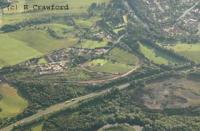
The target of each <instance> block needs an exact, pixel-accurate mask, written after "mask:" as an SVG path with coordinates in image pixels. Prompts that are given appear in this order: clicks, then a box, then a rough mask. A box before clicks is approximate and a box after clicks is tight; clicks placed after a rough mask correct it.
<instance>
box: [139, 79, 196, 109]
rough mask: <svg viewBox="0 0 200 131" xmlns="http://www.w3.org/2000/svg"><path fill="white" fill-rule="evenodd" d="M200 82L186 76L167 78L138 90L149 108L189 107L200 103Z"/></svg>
mask: <svg viewBox="0 0 200 131" xmlns="http://www.w3.org/2000/svg"><path fill="white" fill-rule="evenodd" d="M199 87H200V82H199V81H197V80H191V79H186V78H167V79H166V78H165V79H163V80H159V81H156V82H153V83H150V84H148V85H147V86H146V87H144V89H142V92H138V95H139V96H142V97H141V101H142V103H144V105H145V106H146V107H147V108H149V109H157V110H162V109H166V108H169V109H170V108H171V109H173V108H187V107H195V106H199V105H200V101H199V99H200V93H199V92H200V89H199Z"/></svg>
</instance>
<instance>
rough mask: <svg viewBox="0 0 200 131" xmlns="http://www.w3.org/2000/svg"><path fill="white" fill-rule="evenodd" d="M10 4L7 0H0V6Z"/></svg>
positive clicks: (3, 6) (4, 6)
mask: <svg viewBox="0 0 200 131" xmlns="http://www.w3.org/2000/svg"><path fill="white" fill-rule="evenodd" d="M9 5H10V2H8V0H0V8H1V9H4V8H6V7H8V6H9Z"/></svg>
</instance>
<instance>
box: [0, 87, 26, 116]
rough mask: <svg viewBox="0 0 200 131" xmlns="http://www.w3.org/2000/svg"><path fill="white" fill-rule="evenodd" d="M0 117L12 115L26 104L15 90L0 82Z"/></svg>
mask: <svg viewBox="0 0 200 131" xmlns="http://www.w3.org/2000/svg"><path fill="white" fill-rule="evenodd" d="M0 96H1V99H0V109H1V111H0V118H5V117H12V116H16V115H17V114H19V113H21V112H22V111H23V110H24V109H25V108H26V107H27V105H28V102H27V101H25V100H24V99H23V98H22V97H20V96H19V95H18V94H17V90H16V89H14V88H13V87H10V86H9V85H8V84H0Z"/></svg>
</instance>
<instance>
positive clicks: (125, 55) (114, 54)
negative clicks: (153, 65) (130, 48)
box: [106, 48, 139, 65]
mask: <svg viewBox="0 0 200 131" xmlns="http://www.w3.org/2000/svg"><path fill="white" fill-rule="evenodd" d="M106 58H107V59H110V60H113V61H116V62H119V63H120V62H121V63H124V64H127V65H136V64H138V62H139V60H138V58H137V57H136V56H135V55H133V54H131V53H129V52H127V51H125V50H123V49H120V48H114V49H112V50H111V51H110V52H109V54H108V55H107V56H106Z"/></svg>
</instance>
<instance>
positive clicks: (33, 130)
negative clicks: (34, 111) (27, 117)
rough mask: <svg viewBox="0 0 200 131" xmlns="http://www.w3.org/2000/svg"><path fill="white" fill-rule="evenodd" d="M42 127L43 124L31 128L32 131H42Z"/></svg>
mask: <svg viewBox="0 0 200 131" xmlns="http://www.w3.org/2000/svg"><path fill="white" fill-rule="evenodd" d="M42 127H43V124H38V125H35V126H34V127H33V128H31V131H42Z"/></svg>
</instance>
